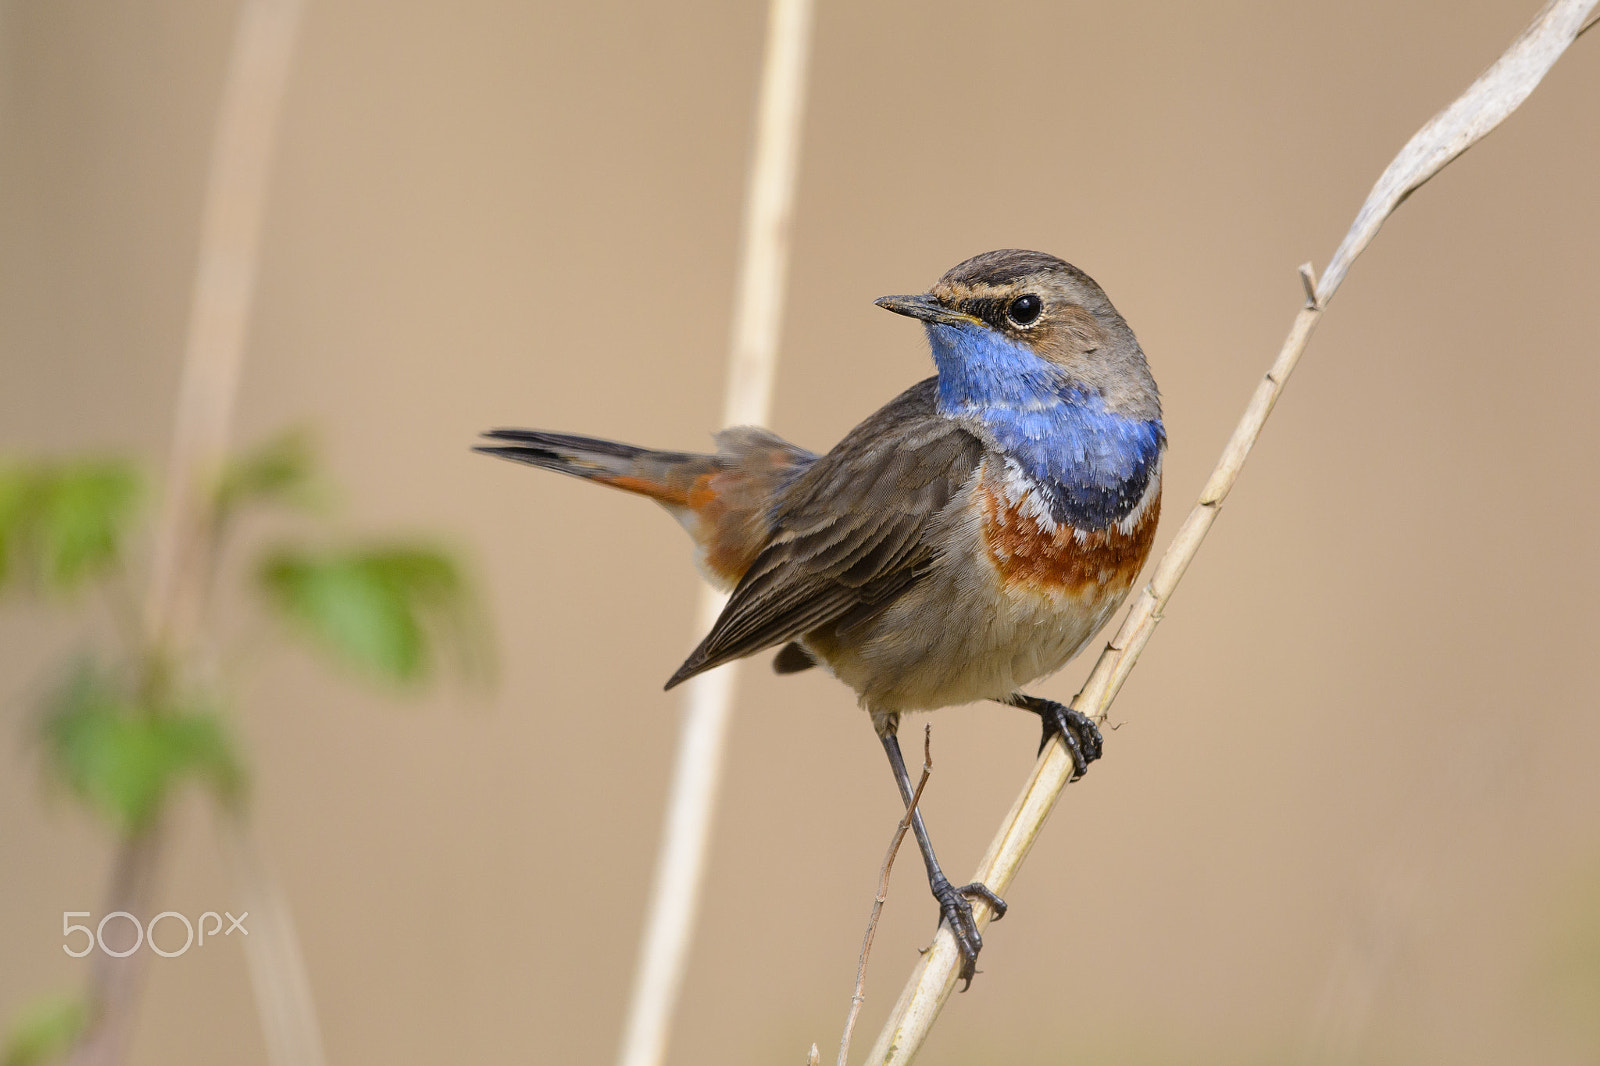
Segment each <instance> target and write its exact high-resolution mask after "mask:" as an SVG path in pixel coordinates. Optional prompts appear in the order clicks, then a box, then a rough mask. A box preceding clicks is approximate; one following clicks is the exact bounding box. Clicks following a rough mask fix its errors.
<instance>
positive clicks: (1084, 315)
mask: <svg viewBox="0 0 1600 1066" xmlns="http://www.w3.org/2000/svg"><path fill="white" fill-rule="evenodd" d="M877 304H878V306H879V307H882V308H885V309H887V310H890V311H893V312H895V313H896V314H901V315H909V316H910V317H912V318H918V319H921V320H922V322H923V323H924V325H925V326H926V327H927V331H928V340H929V343H930V344H931V345H932V346H933V356H934V361H935V362H936V363H937V364H938V367H939V378H940V388H941V395H942V396H944V397H945V398H946V399H947V401H949V402H952V403H954V402H959V401H961V400H963V399H964V400H965V401H967V402H974V403H983V402H990V401H994V400H998V399H1001V398H1002V397H1001V395H998V394H1009V393H1014V392H1019V391H1020V393H1021V394H1022V395H1021V396H1019V397H1017V398H1018V399H1020V400H1023V401H1024V402H1025V401H1026V394H1027V393H1028V392H1030V391H1032V390H1035V389H1049V390H1051V391H1056V390H1059V389H1060V388H1061V387H1065V388H1068V389H1072V388H1078V389H1084V390H1088V391H1090V392H1092V393H1094V394H1096V395H1097V396H1098V397H1099V398H1100V400H1101V401H1102V402H1103V403H1104V404H1105V406H1106V408H1107V409H1108V410H1111V411H1115V412H1117V413H1118V414H1122V415H1125V416H1127V417H1131V418H1136V419H1156V418H1159V417H1160V416H1161V402H1160V397H1159V395H1158V393H1157V391H1156V384H1155V381H1154V379H1152V378H1151V376H1150V369H1149V366H1148V365H1147V364H1146V362H1145V358H1144V352H1143V351H1142V350H1141V349H1140V348H1139V342H1138V341H1137V340H1136V339H1135V338H1134V335H1133V331H1132V330H1131V329H1129V328H1128V324H1127V322H1125V321H1123V318H1122V316H1121V315H1119V314H1118V313H1117V309H1116V308H1115V307H1113V306H1112V305H1111V301H1110V300H1108V299H1107V298H1106V294H1105V291H1104V290H1102V289H1101V288H1100V286H1099V285H1097V284H1095V282H1094V279H1093V278H1091V277H1089V275H1087V274H1085V273H1084V272H1083V271H1081V270H1079V269H1078V268H1077V267H1075V266H1073V265H1072V264H1071V263H1067V262H1064V261H1063V260H1060V259H1057V258H1056V257H1055V256H1053V255H1047V254H1045V253H1044V252H1029V251H1023V250H1020V249H1015V248H1005V249H1001V250H999V251H994V252H985V253H984V254H982V255H978V256H973V257H972V258H971V259H968V260H967V261H966V262H964V263H961V264H960V265H958V266H955V267H953V268H951V269H950V270H949V271H948V272H947V273H946V274H945V275H944V277H942V278H940V279H939V280H938V282H937V283H935V284H934V286H933V288H931V289H929V290H928V291H927V292H925V293H922V294H920V295H916V296H885V297H883V298H882V299H880V300H878V301H877Z"/></svg>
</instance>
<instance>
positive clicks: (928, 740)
mask: <svg viewBox="0 0 1600 1066" xmlns="http://www.w3.org/2000/svg"><path fill="white" fill-rule="evenodd" d="M932 774H933V726H931V725H924V726H923V727H922V777H921V778H919V779H918V780H917V787H916V789H915V790H914V791H913V792H912V793H911V802H910V803H908V804H906V813H905V815H904V816H903V817H902V818H901V819H900V824H899V825H897V826H895V828H894V836H893V837H891V838H890V839H889V850H888V851H887V852H886V853H885V854H884V856H883V866H882V867H881V868H880V869H879V870H878V894H877V895H876V896H874V897H873V898H872V914H871V915H870V916H868V918H867V932H866V935H864V936H863V937H862V938H861V956H860V958H858V959H857V960H856V989H855V992H854V993H853V994H852V995H851V996H850V1013H849V1014H848V1015H846V1016H845V1019H844V1035H843V1036H842V1037H840V1038H839V1062H838V1066H848V1063H849V1062H850V1037H851V1035H852V1034H853V1033H854V1032H855V1031H856V1018H858V1017H859V1016H860V1014H861V1004H862V1003H863V1002H865V1001H866V998H867V959H868V958H870V957H871V955H872V941H873V940H874V939H875V938H876V937H877V935H878V919H879V918H880V917H881V916H882V915H883V904H884V901H885V900H887V899H888V898H889V873H890V871H892V870H893V869H894V857H895V855H896V854H898V853H899V851H900V844H901V842H902V841H904V840H905V838H906V830H908V829H910V828H911V819H912V818H913V817H915V816H916V813H917V804H919V803H921V802H922V790H923V789H924V788H927V787H928V778H929V777H930V776H931V775H932ZM812 1046H813V1047H815V1046H816V1045H814V1044H813V1045H812Z"/></svg>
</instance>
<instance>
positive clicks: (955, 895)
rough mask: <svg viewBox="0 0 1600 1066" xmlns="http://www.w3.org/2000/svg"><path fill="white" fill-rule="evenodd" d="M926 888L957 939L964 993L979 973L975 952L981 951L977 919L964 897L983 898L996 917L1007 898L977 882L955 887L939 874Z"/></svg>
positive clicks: (1000, 914) (981, 937)
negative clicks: (928, 888)
mask: <svg viewBox="0 0 1600 1066" xmlns="http://www.w3.org/2000/svg"><path fill="white" fill-rule="evenodd" d="M929 887H930V888H932V889H933V898H934V899H937V900H938V901H939V916H940V918H941V919H943V920H944V921H945V922H946V923H948V924H949V926H950V932H951V934H952V935H953V936H954V937H955V938H956V950H957V951H959V952H961V971H960V973H959V974H958V975H957V976H959V977H960V978H961V980H962V981H964V982H965V983H964V984H963V985H962V986H961V991H963V992H965V991H966V990H967V989H968V988H970V987H972V978H973V976H974V975H976V974H977V972H978V953H979V952H980V951H982V950H983V936H982V934H980V933H979V932H978V921H977V919H976V918H975V917H973V914H972V904H971V903H969V902H968V901H967V897H968V896H976V897H977V898H978V899H981V900H983V902H984V903H986V904H988V906H989V909H990V910H992V911H994V916H995V917H996V918H1000V917H1002V916H1003V915H1004V914H1005V913H1006V901H1005V900H1003V899H1001V898H1000V897H999V896H997V895H995V894H994V893H993V892H991V891H990V890H989V889H988V887H986V886H984V885H981V884H978V883H977V882H973V883H972V884H970V885H962V886H961V887H960V888H956V887H955V886H954V885H952V884H951V883H950V882H949V881H947V880H945V879H944V878H942V877H941V878H940V879H939V881H938V883H936V884H934V885H931V886H929Z"/></svg>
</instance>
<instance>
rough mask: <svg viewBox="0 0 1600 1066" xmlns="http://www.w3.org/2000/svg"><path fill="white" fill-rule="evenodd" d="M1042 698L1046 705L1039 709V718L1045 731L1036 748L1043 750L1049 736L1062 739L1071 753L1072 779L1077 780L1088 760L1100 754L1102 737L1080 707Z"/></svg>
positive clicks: (1087, 764) (1094, 758) (1048, 741)
mask: <svg viewBox="0 0 1600 1066" xmlns="http://www.w3.org/2000/svg"><path fill="white" fill-rule="evenodd" d="M1041 702H1045V703H1047V704H1048V705H1047V706H1046V707H1044V708H1041V709H1040V710H1039V712H1038V713H1039V721H1040V722H1041V723H1042V724H1043V726H1044V735H1043V736H1042V737H1040V738H1039V752H1040V754H1043V753H1044V748H1045V745H1046V744H1048V743H1050V738H1051V737H1053V736H1056V737H1060V738H1061V743H1063V744H1065V745H1066V747H1067V752H1068V753H1069V754H1070V755H1071V756H1072V779H1073V780H1074V781H1076V780H1077V779H1078V778H1080V777H1082V776H1083V775H1084V774H1085V773H1087V772H1088V770H1089V764H1090V763H1092V762H1094V761H1095V760H1096V759H1098V758H1099V757H1100V751H1101V749H1102V748H1103V747H1104V738H1103V737H1101V735H1100V729H1099V727H1098V726H1096V725H1095V724H1094V721H1093V719H1091V718H1090V717H1089V716H1088V715H1086V714H1084V713H1083V712H1082V711H1079V710H1076V709H1074V708H1072V707H1067V706H1064V705H1063V704H1060V703H1056V702H1055V701H1053V700H1050V701H1041Z"/></svg>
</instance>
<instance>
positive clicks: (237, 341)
mask: <svg viewBox="0 0 1600 1066" xmlns="http://www.w3.org/2000/svg"><path fill="white" fill-rule="evenodd" d="M301 8H302V0H245V2H244V3H243V5H242V7H241V9H240V12H239V23H238V26H237V28H236V30H235V34H234V40H233V50H232V53H231V57H230V60H229V64H228V73H227V81H226V84H225V85H224V87H223V94H222V101H221V107H220V109H219V112H218V118H217V132H216V140H215V141H214V143H213V144H212V150H211V161H210V168H209V171H208V173H207V177H206V191H205V205H204V208H203V211H204V214H203V216H202V219H201V225H200V248H199V255H198V260H197V263H196V268H195V283H194V290H193V296H192V302H191V306H190V315H189V333H188V340H187V343H186V347H185V350H184V358H183V370H182V379H181V382H180V384H179V389H178V404H177V412H176V415H175V424H174V427H173V434H172V445H171V450H170V452H169V455H168V460H167V481H166V494H165V496H164V498H163V501H162V507H161V512H160V516H159V518H158V525H157V529H156V539H155V544H154V548H153V560H152V567H151V576H150V587H149V590H148V593H147V595H146V598H145V610H144V625H145V638H146V641H147V642H148V644H149V646H150V648H151V649H152V652H153V654H154V655H155V656H156V658H157V660H158V663H161V664H163V665H158V666H157V667H156V668H157V669H163V670H164V669H166V668H167V666H166V665H164V664H172V663H176V662H177V661H179V660H181V659H182V658H183V657H184V656H185V655H186V654H188V653H190V652H191V651H192V649H191V648H190V644H191V642H192V640H193V638H194V636H195V630H196V627H197V626H198V623H199V619H200V614H201V610H202V608H203V606H204V599H205V594H206V580H205V579H206V575H207V574H208V573H209V572H210V568H211V556H212V553H213V550H214V547H215V546H214V545H213V544H211V543H210V542H209V520H208V514H207V511H208V494H209V492H210V490H211V487H212V481H213V479H214V477H215V476H216V474H217V471H218V468H219V467H220V465H221V463H222V459H223V455H224V452H225V450H226V448H227V444H228V426H229V423H230V422H231V421H232V418H233V407H234V397H235V395H236V394H237V392H238V385H239V372H240V366H241V363H242V361H243V356H244V341H245V333H246V326H247V324H248V321H249V312H250V298H251V295H252V291H253V289H254V286H255V273H256V261H257V258H258V254H259V248H260V243H261V218H262V213H263V207H264V203H265V199H266V187H267V178H268V174H269V165H268V164H269V162H270V160H271V158H272V149H273V142H274V139H275V133H276V130H277V125H278V114H279V112H280V110H281V107H282V102H283V95H284V87H285V84H286V82H287V79H288V72H289V62H290V58H291V56H292V54H293V45H294V39H295V31H296V28H297V26H298V24H299V21H300V12H301ZM228 831H229V830H228V829H225V830H224V832H228ZM160 837H161V834H160V827H159V825H157V826H156V827H154V828H152V829H149V830H147V831H145V832H142V833H139V834H136V835H133V836H129V837H127V838H125V839H124V840H122V841H121V842H120V843H119V845H118V848H117V854H116V857H115V859H114V860H113V869H112V886H111V895H110V900H109V902H108V903H107V905H106V911H107V912H108V913H109V912H111V911H116V910H124V911H128V912H130V913H132V914H134V915H135V916H137V917H139V918H141V920H143V919H147V918H148V917H149V913H150V910H151V907H150V903H151V900H152V898H153V895H154V891H155V888H154V886H155V884H156V882H157V878H158V873H159V871H158V867H159V860H160V848H159V844H160ZM255 887H258V886H245V888H246V891H245V894H246V895H247V896H258V897H264V898H265V899H266V905H265V907H264V908H263V907H262V906H261V905H260V904H257V907H258V911H257V914H256V916H255V917H256V929H257V930H258V932H257V934H256V935H255V936H253V937H251V938H249V939H247V941H246V944H245V950H246V951H247V952H250V953H252V959H251V962H252V966H251V973H252V976H255V977H256V978H257V980H256V994H257V996H256V998H257V1003H258V1004H259V1005H260V1006H261V1008H262V1022H263V1027H264V1028H266V1029H267V1030H268V1033H267V1043H268V1046H269V1048H272V1047H281V1046H284V1044H285V1041H284V1040H283V1039H281V1038H279V1037H278V1036H277V1034H276V1032H275V1031H276V1030H281V1029H284V1028H285V1027H288V1028H289V1029H292V1030H294V1031H296V1032H301V1033H304V1032H309V1033H311V1034H312V1036H313V1037H315V1034H316V1019H315V1017H314V1016H313V1015H310V1013H309V1011H310V1006H309V1003H308V1002H301V1003H295V1004H293V1005H292V1007H291V1008H290V1009H289V1010H282V1009H278V1010H274V1009H272V1008H273V1005H274V1004H279V1003H282V1002H284V1001H285V999H286V997H285V996H283V995H278V994H275V993H274V991H273V988H270V987H266V986H268V985H271V986H284V987H289V988H293V987H304V986H305V983H306V982H305V975H304V973H303V972H298V973H288V972H285V971H284V970H283V968H282V966H275V965H273V964H272V963H270V962H269V963H268V964H267V965H264V966H263V965H257V960H256V958H255V957H254V956H256V955H264V956H266V957H267V958H269V959H284V958H287V959H290V960H292V961H295V962H297V961H298V953H297V952H296V951H295V949H294V945H293V944H292V943H291V944H288V945H285V944H283V943H275V942H274V932H275V930H285V929H287V928H288V924H287V916H286V915H283V914H279V915H277V916H276V919H277V920H274V915H273V914H272V913H271V911H272V908H273V905H274V903H275V898H274V897H272V896H271V895H270V893H261V892H257V891H255V890H254V888H255ZM262 931H264V932H265V933H266V936H265V937H264V938H263V937H262V936H261V932H262ZM144 957H145V953H144V952H142V951H138V952H134V953H133V954H131V955H128V956H126V957H125V958H121V959H107V960H106V961H107V965H105V966H102V967H99V968H97V970H96V971H95V973H94V975H93V977H92V978H91V983H90V989H89V1002H90V1018H91V1020H90V1028H89V1030H88V1031H87V1032H86V1034H85V1037H84V1039H83V1040H82V1041H81V1042H80V1043H79V1045H78V1046H77V1048H76V1049H75V1050H74V1053H73V1062H74V1063H75V1064H77V1066H87V1064H94V1066H111V1064H113V1063H116V1062H118V1061H120V1060H121V1059H122V1058H123V1056H124V1053H125V1048H126V1043H127V1034H128V1032H129V1030H130V1028H131V1025H132V1020H133V1016H134V1013H135V1010H136V1007H137V1000H138V996H137V989H138V985H139V980H140V976H141V972H142V966H141V960H142V959H143V958H144ZM262 974H265V975H266V976H265V977H263V976H261V975H262ZM296 1012H298V1015H299V1016H293V1017H292V1016H291V1015H294V1014H296ZM272 1061H273V1063H274V1066H288V1064H290V1063H293V1064H295V1066H320V1063H321V1062H322V1054H321V1048H320V1038H317V1039H314V1040H313V1041H312V1043H311V1044H310V1045H309V1046H308V1047H307V1049H306V1051H305V1052H304V1053H303V1054H299V1055H296V1056H294V1057H292V1058H287V1057H283V1056H279V1055H276V1054H274V1055H273V1056H272Z"/></svg>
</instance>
